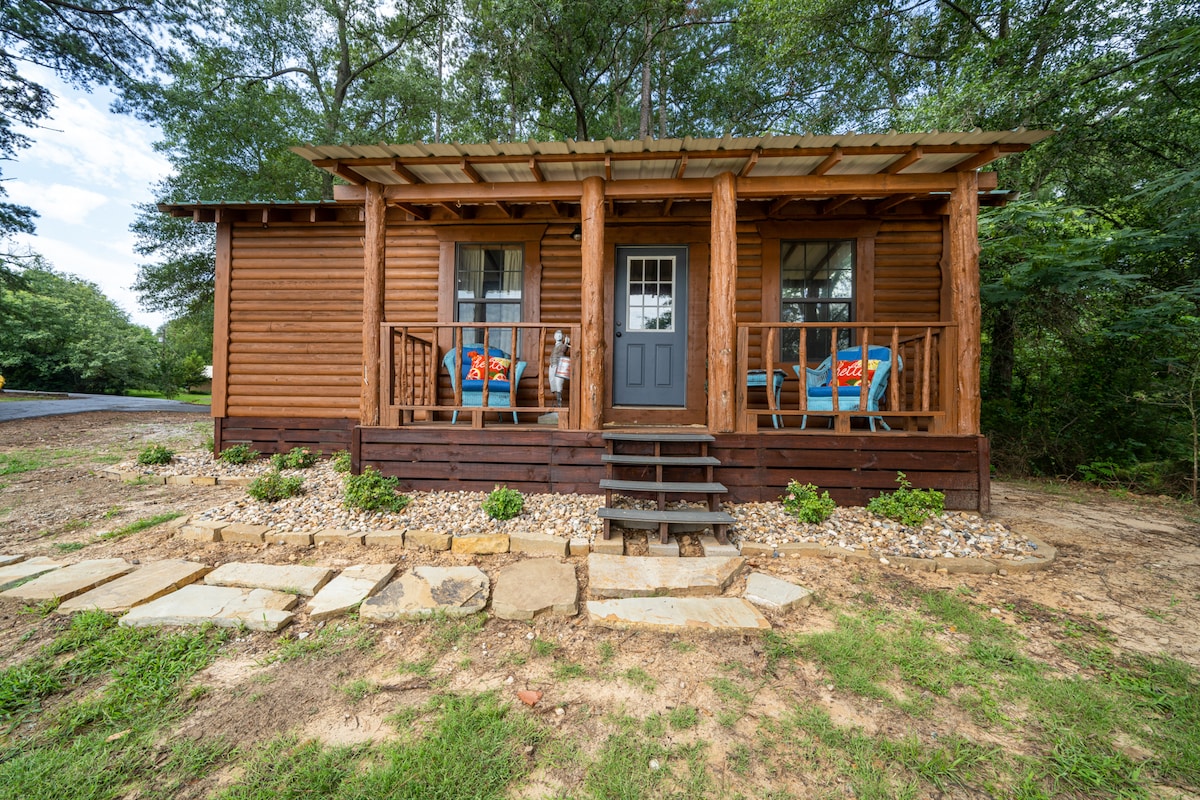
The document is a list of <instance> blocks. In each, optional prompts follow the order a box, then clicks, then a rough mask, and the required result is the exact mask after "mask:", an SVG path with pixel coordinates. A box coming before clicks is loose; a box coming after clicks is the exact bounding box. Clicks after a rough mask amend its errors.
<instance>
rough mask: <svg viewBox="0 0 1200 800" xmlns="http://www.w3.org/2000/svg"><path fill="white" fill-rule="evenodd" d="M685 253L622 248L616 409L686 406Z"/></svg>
mask: <svg viewBox="0 0 1200 800" xmlns="http://www.w3.org/2000/svg"><path fill="white" fill-rule="evenodd" d="M687 255H688V251H687V248H686V247H618V248H617V271H616V285H615V288H614V291H613V295H614V297H613V311H614V314H613V316H614V320H613V405H616V406H678V407H683V406H686V405H687V297H688V294H687V274H688V269H687V266H688V264H687Z"/></svg>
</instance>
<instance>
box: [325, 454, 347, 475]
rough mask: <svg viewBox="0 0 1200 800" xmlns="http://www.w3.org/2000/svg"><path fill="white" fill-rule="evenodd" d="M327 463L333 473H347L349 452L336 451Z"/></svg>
mask: <svg viewBox="0 0 1200 800" xmlns="http://www.w3.org/2000/svg"><path fill="white" fill-rule="evenodd" d="M329 463H330V464H332V465H333V471H334V472H349V471H350V451H349V450H338V451H337V452H336V453H334V454H333V455H331V456H330V457H329Z"/></svg>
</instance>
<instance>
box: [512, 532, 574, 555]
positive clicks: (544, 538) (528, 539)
mask: <svg viewBox="0 0 1200 800" xmlns="http://www.w3.org/2000/svg"><path fill="white" fill-rule="evenodd" d="M570 546H571V541H570V540H569V539H564V538H563V537H561V536H551V535H550V534H548V533H531V532H528V531H523V532H520V533H514V534H512V535H511V536H509V540H508V549H509V552H512V553H529V554H530V555H535V556H565V555H567V550H568V548H569V547H570Z"/></svg>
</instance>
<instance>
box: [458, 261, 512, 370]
mask: <svg viewBox="0 0 1200 800" xmlns="http://www.w3.org/2000/svg"><path fill="white" fill-rule="evenodd" d="M524 271H525V258H524V251H523V249H522V247H521V245H519V244H460V245H458V252H457V258H456V261H455V270H454V273H455V274H454V284H455V298H456V299H455V307H454V319H455V321H456V322H520V321H521V287H522V284H523V283H524ZM463 342H464V343H466V344H482V343H483V329H482V328H465V329H463ZM488 344H489V346H491V347H498V348H500V349H501V350H504V351H505V352H507V353H513V352H515V351H514V347H513V341H512V331H511V330H492V331H491V332H490V333H489V334H488Z"/></svg>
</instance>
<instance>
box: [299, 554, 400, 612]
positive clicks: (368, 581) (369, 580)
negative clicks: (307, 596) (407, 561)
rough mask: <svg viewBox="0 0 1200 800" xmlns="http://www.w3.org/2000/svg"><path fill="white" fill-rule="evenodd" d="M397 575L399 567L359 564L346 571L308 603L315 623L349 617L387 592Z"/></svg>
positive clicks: (326, 585) (347, 568) (393, 565)
mask: <svg viewBox="0 0 1200 800" xmlns="http://www.w3.org/2000/svg"><path fill="white" fill-rule="evenodd" d="M395 572H396V565H395V564H356V565H354V566H353V567H346V568H345V569H344V570H342V571H341V574H339V575H338V576H337V577H336V578H334V579H333V580H331V581H330V582H329V583H327V584H325V586H323V587H322V588H321V591H319V592H317V594H316V596H314V597H313V599H312V600H309V601H308V609H307V610H308V616H309V618H310V619H311V620H312V621H313V622H320V621H321V620H323V619H329V618H331V617H336V616H338V615H340V614H345V613H346V612H347V611H349V610H350V609H351V608H353V607H354V606H356V605H358V604H359V603H361V602H362V601H364V600H366V599H367V598H368V597H370V596H371V595H373V594H375V593H376V592H378V591H379V590H380V589H381V588H383V586H384V584H386V583H387V582H388V581H389V580H391V579H392V575H393V574H395Z"/></svg>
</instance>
